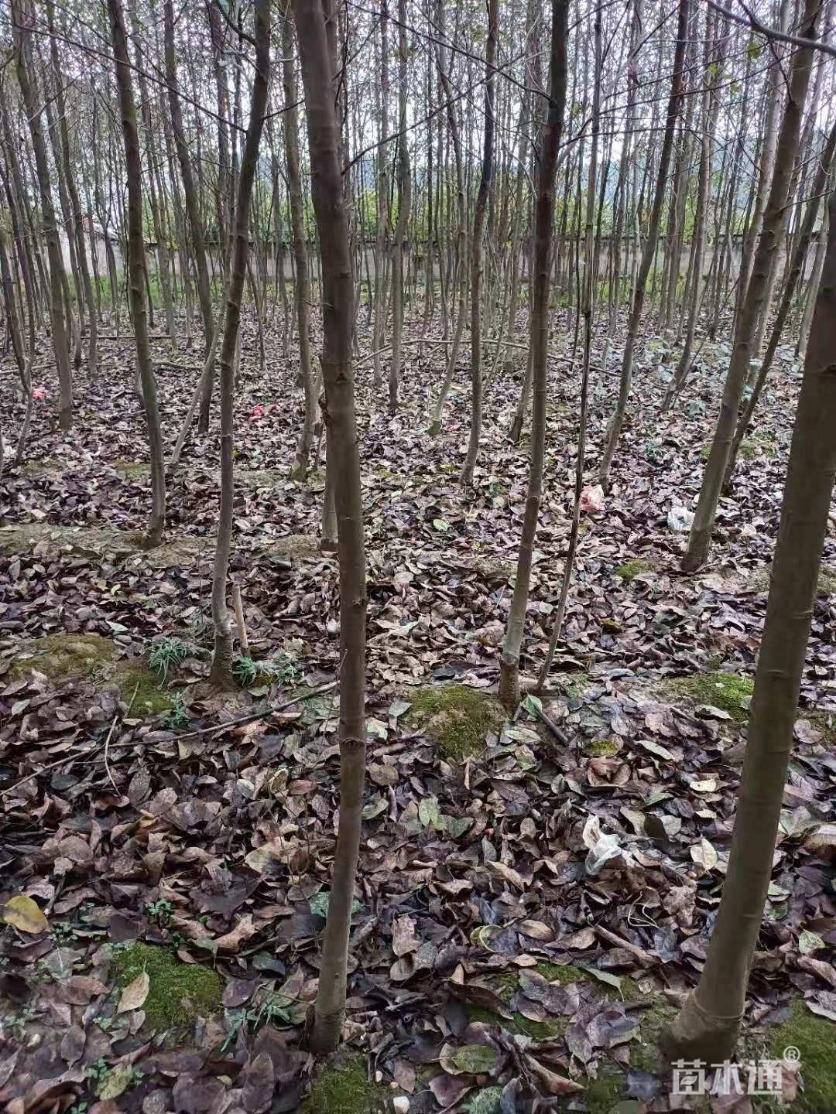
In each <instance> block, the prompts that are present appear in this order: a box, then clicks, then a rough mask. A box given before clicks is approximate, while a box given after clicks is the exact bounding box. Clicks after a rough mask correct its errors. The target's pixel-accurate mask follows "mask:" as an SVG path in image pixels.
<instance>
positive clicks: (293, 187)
mask: <svg viewBox="0 0 836 1114" xmlns="http://www.w3.org/2000/svg"><path fill="white" fill-rule="evenodd" d="M281 19H282V54H283V55H284V57H283V58H282V77H283V84H284V152H285V163H286V164H287V191H288V195H289V199H290V229H291V238H292V241H293V260H294V263H295V265H296V275H295V281H294V284H293V295H294V303H295V305H296V327H297V332H298V339H299V369H300V372H301V376H302V390H303V392H304V395H305V419H304V421H303V423H302V432H301V434H300V436H299V443H298V445H297V447H296V459H295V460H294V461H293V468H292V470H291V473H290V474H291V476H292V477H293V478H294V479H298V480H304V479H305V476H306V475H307V474H308V459H309V457H310V453H311V443H312V441H313V435H314V427H315V426H316V412H317V402H316V379H315V376H314V371H313V366H312V364H311V321H310V318H311V311H310V301H311V280H310V276H309V275H308V247H307V244H306V243H305V202H304V198H303V195H302V172H301V169H300V166H299V114H298V112H297V109H296V102H297V89H296V71H295V64H296V63H295V59H294V57H293V8H292V6H291V3H290V0H288V2H287V8H286V10H285V11H284V13H283V14H282V17H281Z"/></svg>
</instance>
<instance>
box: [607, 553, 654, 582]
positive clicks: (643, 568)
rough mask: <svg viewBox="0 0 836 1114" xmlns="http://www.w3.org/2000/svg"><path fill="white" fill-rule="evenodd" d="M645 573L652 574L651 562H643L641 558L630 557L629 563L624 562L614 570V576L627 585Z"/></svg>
mask: <svg viewBox="0 0 836 1114" xmlns="http://www.w3.org/2000/svg"><path fill="white" fill-rule="evenodd" d="M645 572H653V562H652V561H644V560H642V558H641V557H631V558H630V560H629V561H625V562H624V564H623V565H621V566H620V567H619V568H617V569H616V570H615V575H616V576H620V577H621V579H622V580H623V581H625V583H627V584H629V583H630V582H631V581H632V580H635V579H636V577H637V576H641V575H642V573H645Z"/></svg>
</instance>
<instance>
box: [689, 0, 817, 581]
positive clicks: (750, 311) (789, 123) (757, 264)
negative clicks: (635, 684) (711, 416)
mask: <svg viewBox="0 0 836 1114" xmlns="http://www.w3.org/2000/svg"><path fill="white" fill-rule="evenodd" d="M820 9H821V0H805V5H804V17H803V20H802V25H801V34H802V36H803V37H804V38H806V39H809V40H810V42H811V43H812V42H813V40H814V39H815V38H816V20H817V18H818V15H819V12H820ZM812 62H813V50H812V47H807V48H802V49H800V50H796V52H795V55H794V56H793V60H792V71H791V76H790V87H789V93H788V95H787V103H786V106H785V109H784V115H783V118H782V120H781V128H780V134H779V137H778V150H777V154H776V157H775V167H774V170H773V174H772V184H771V186H770V190H769V200H768V202H767V205H766V212H765V213H764V218H763V228H762V230H761V234H760V238H759V240H758V246H757V250H756V252H755V259H754V262H753V264H752V276H751V278H750V279H749V286H748V289H747V291H746V297H745V299H744V301H743V304H742V306H741V310H740V314H739V316H738V319H737V322H736V325H735V335H734V347H733V349H732V355H731V360H730V361H729V370H728V373H727V375H726V382H725V385H724V387H723V398H722V401H721V403H720V412H719V414H718V416H717V424H716V426H715V428H714V437H713V439H712V442H711V450H710V452H709V456H708V461H707V463H706V466H705V471H704V472H703V477H702V485H701V487H700V495H699V501H698V503H697V510H696V514H695V516H694V522H693V525H692V527H691V535H690V537H689V539H688V548H687V550H686V552H685V556H684V557H683V559H682V570H683V572H694V571H695V570H696V569H698V568H699V567H700V566H701V565H702V564H704V563H705V561H706V558H707V557H708V551H709V548H710V545H711V532H712V530H713V528H714V516H715V515H716V513H717V504H718V502H719V500H720V493H721V490H722V486H723V477H724V476H725V474H726V465H727V464H728V459H729V453H730V451H731V446H732V439H733V437H734V430H735V426H736V424H737V417H738V413H739V410H740V400H741V398H742V396H743V388H744V386H745V385H746V378H747V376H748V374H749V360H750V356H751V351H752V342H753V338H754V334H755V329H756V327H757V324H758V318H759V316H760V313H761V311H762V308H763V304H764V299H765V296H766V290H767V286H768V283H769V273H770V269H771V266H772V260H773V256H774V255H775V253H776V252H777V250H778V245H779V240H780V237H781V233H782V230H783V227H784V223H785V221H786V204H787V192H788V189H789V183H790V176H791V174H792V168H793V162H794V160H795V155H796V151H797V150H798V139H799V134H800V131H801V118H802V114H803V112H804V101H805V99H806V96H807V86H808V85H809V82H810V70H811V68H812Z"/></svg>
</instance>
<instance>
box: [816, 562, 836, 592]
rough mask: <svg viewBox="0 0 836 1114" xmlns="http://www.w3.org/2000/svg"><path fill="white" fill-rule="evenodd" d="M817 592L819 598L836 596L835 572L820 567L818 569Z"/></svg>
mask: <svg viewBox="0 0 836 1114" xmlns="http://www.w3.org/2000/svg"><path fill="white" fill-rule="evenodd" d="M818 591H819V595H820V596H836V571H834V570H833V569H828V568H825V566H824V565H822V567H821V568H820V569H819V588H818Z"/></svg>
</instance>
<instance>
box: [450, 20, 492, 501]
mask: <svg viewBox="0 0 836 1114" xmlns="http://www.w3.org/2000/svg"><path fill="white" fill-rule="evenodd" d="M487 5H488V41H487V44H486V47H485V136H484V144H483V147H482V172H481V176H480V178H479V192H478V193H477V195H476V208H475V211H474V214H473V233H472V237H471V241H470V438H469V440H468V444H467V453H466V455H465V458H464V463H463V465H462V470H461V473H460V474H459V483H460V484H462V485H463V486H467V485H470V484H472V483H473V469H474V468H475V467H476V458H477V457H478V455H479V442H480V440H481V436H482V272H483V267H484V242H483V241H484V235H485V217H486V215H487V210H488V196H489V194H490V192H491V183H492V182H493V143H494V123H495V122H494V90H495V83H496V76H495V68H494V67H495V63H496V29H497V20H498V15H499V0H487Z"/></svg>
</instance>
